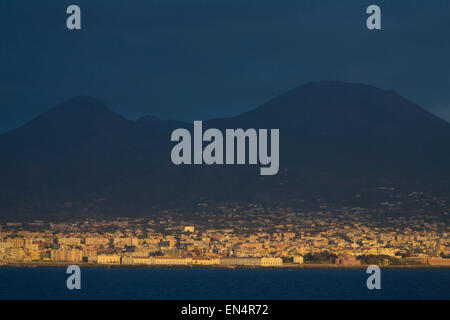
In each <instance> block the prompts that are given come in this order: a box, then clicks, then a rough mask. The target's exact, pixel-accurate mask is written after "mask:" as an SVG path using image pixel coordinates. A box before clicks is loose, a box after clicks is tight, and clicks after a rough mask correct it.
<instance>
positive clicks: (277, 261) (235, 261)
mask: <svg viewBox="0 0 450 320" xmlns="http://www.w3.org/2000/svg"><path fill="white" fill-rule="evenodd" d="M220 264H222V265H231V266H262V267H274V266H281V265H283V260H282V259H281V258H272V257H264V258H246V257H244V258H240V257H231V258H222V259H220Z"/></svg>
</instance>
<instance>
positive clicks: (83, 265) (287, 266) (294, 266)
mask: <svg viewBox="0 0 450 320" xmlns="http://www.w3.org/2000/svg"><path fill="white" fill-rule="evenodd" d="M70 265H77V266H79V267H80V268H97V269H111V268H124V269H199V270H202V269H229V270H235V269H238V270H240V269H246V270H254V269H263V270H289V269H291V270H298V269H334V270H336V269H342V270H345V269H347V270H348V269H366V268H367V267H368V266H369V265H360V266H342V265H335V264H301V265H297V264H285V265H283V266H280V267H270V266H269V267H262V266H245V265H236V266H223V265H143V264H140V265H131V264H130V265H125V264H95V263H55V262H52V263H47V262H41V263H39V262H33V263H30V262H26V263H4V264H0V270H1V268H46V267H48V268H67V267H68V266H70ZM381 268H382V269H450V266H446V265H425V264H419V265H386V266H381Z"/></svg>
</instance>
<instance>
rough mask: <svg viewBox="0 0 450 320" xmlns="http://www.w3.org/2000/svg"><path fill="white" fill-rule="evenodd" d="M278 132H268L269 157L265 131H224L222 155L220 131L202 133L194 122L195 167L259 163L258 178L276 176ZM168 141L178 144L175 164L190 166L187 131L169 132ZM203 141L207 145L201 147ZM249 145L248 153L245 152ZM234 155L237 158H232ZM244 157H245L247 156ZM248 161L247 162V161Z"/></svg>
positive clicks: (212, 129)
mask: <svg viewBox="0 0 450 320" xmlns="http://www.w3.org/2000/svg"><path fill="white" fill-rule="evenodd" d="M279 135H280V132H279V129H271V130H270V155H269V153H268V151H269V150H268V149H269V146H268V144H269V143H268V130H267V129H259V130H258V131H256V130H255V129H247V130H245V131H244V130H243V129H226V130H225V154H224V137H223V134H222V132H221V131H220V130H219V129H215V128H210V129H207V130H206V131H205V132H203V123H202V121H194V141H193V144H194V150H193V157H194V159H193V163H194V164H197V165H198V164H207V165H211V164H227V165H231V164H247V163H248V164H258V161H259V163H260V164H261V165H262V166H263V167H262V168H260V174H261V175H275V174H277V173H278V169H279ZM171 141H177V142H178V143H177V144H176V145H175V146H174V147H173V149H172V152H171V159H172V162H173V163H174V164H176V165H180V164H192V138H191V133H190V132H189V130H187V129H183V128H179V129H176V130H174V131H173V132H172V135H171ZM203 142H209V143H208V144H207V145H206V146H205V147H204V148H203ZM246 146H248V152H246ZM235 153H236V157H235ZM246 155H247V157H246ZM246 158H247V159H248V162H247V161H246V160H247V159H246Z"/></svg>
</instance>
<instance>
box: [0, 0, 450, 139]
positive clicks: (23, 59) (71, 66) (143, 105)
mask: <svg viewBox="0 0 450 320" xmlns="http://www.w3.org/2000/svg"><path fill="white" fill-rule="evenodd" d="M70 4H77V5H79V6H80V7H81V10H82V30H79V31H69V30H67V28H66V18H67V14H66V8H67V6H68V5H70ZM370 4H377V5H379V6H380V7H381V10H382V30H381V31H369V30H367V29H366V27H365V20H366V17H367V15H366V13H365V10H366V8H367V6H368V5H370ZM0 39H1V46H0V98H1V100H0V132H3V131H5V130H7V129H10V128H13V127H16V126H18V125H20V124H23V123H24V122H26V121H28V120H30V119H31V118H33V117H34V116H36V115H38V114H39V113H41V112H43V111H45V110H47V109H49V108H50V107H53V106H55V105H57V104H59V103H61V102H62V101H64V100H65V99H68V98H70V97H73V96H77V95H91V96H95V97H97V98H99V99H101V100H103V101H105V102H106V103H107V104H108V105H109V106H110V107H111V108H113V109H114V110H116V111H117V112H118V113H120V114H123V115H124V116H126V117H128V118H131V119H136V118H137V117H139V116H142V115H146V114H151V115H155V116H158V117H161V118H163V119H169V118H170V119H179V120H192V119H200V120H203V119H207V118H211V117H220V116H230V115H235V114H238V113H240V112H242V111H246V110H249V109H252V108H255V107H256V106H258V105H260V104H262V103H264V102H265V101H267V100H268V99H270V98H271V97H273V96H276V95H278V94H280V93H283V92H284V91H286V90H288V89H291V88H293V87H296V86H299V85H301V84H303V83H305V82H309V81H317V80H345V81H351V82H362V83H366V84H372V85H375V86H378V87H380V88H384V89H393V90H395V91H397V92H399V93H400V94H402V95H404V96H405V97H407V98H409V99H411V100H412V101H414V102H416V103H418V104H420V105H422V106H424V107H426V108H428V109H429V110H431V111H432V112H435V113H436V114H438V115H440V116H442V117H446V119H447V120H450V1H448V0H432V1H421V0H396V1H392V0H389V1H378V0H377V1H374V0H371V1H365V0H355V1H351V0H343V1H336V0H329V1H325V0H304V1H301V0H295V1H290V0H283V1H278V0H226V1H223V0H157V1H151V0H145V1H144V0H142V1H140V0H133V1H125V0H121V1H114V0H107V1H106V0H105V1H100V0H76V1H75V0H72V1H64V0H58V1H55V0H1V2H0Z"/></svg>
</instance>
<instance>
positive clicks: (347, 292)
mask: <svg viewBox="0 0 450 320" xmlns="http://www.w3.org/2000/svg"><path fill="white" fill-rule="evenodd" d="M69 276H70V274H67V273H66V268H63V267H0V299H2V300H3V299H64V300H65V299H94V300H95V299H152V300H154V299H161V300H171V299H174V300H179V299H181V300H185V299H188V300H192V299H194V300H203V299H208V300H211V299H212V300H216V299H221V300H222V299H223V300H228V299H233V300H236V299H238V300H241V299H245V300H248V299H251V300H272V299H273V300H280V299H287V300H297V299H327V300H328V299H331V300H335V299H364V300H365V299H368V300H370V299H396V300H397V299H400V300H402V299H439V300H442V299H444V300H449V299H450V269H415V268H411V269H382V270H381V289H379V290H376V289H373V290H369V289H368V288H367V285H366V281H367V278H368V277H369V276H370V275H369V274H367V273H366V270H365V269H333V268H330V269H213V268H211V269H206V268H205V269H190V268H186V269H176V268H161V269H158V268H110V269H108V268H92V267H89V268H81V289H80V290H76V289H73V290H69V289H68V288H67V285H66V281H67V278H68V277H69Z"/></svg>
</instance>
